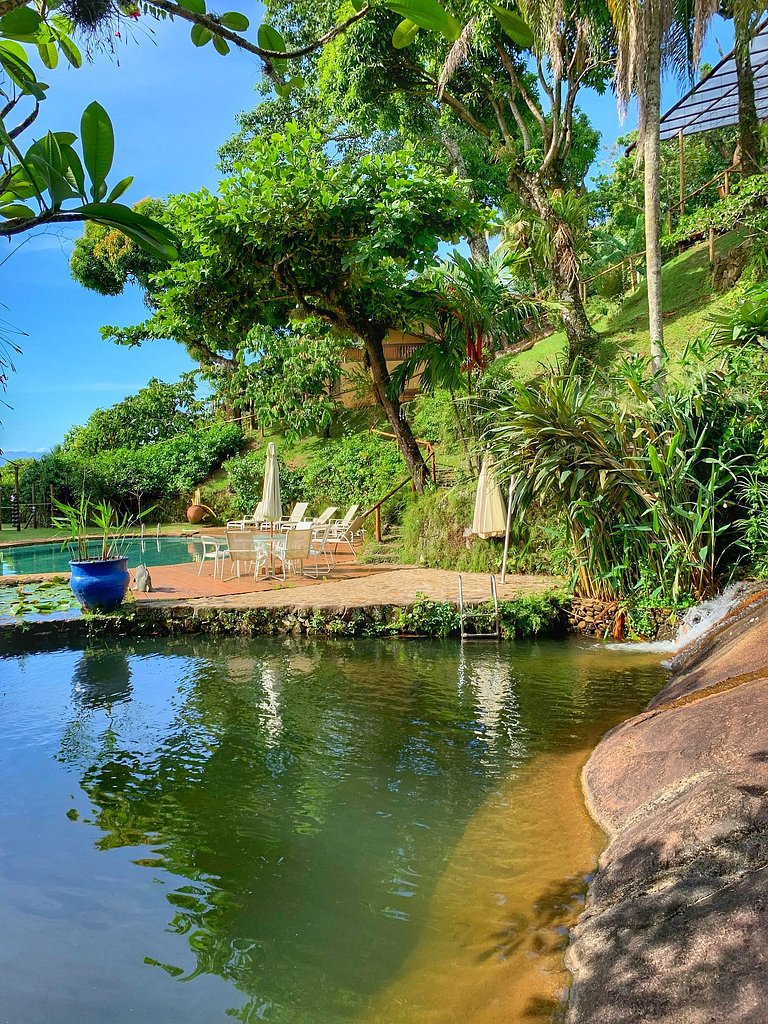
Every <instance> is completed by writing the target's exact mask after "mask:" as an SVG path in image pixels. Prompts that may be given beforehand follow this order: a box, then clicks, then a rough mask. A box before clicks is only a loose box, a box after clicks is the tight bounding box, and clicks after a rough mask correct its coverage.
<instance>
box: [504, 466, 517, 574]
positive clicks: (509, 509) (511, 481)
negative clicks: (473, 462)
mask: <svg viewBox="0 0 768 1024" xmlns="http://www.w3.org/2000/svg"><path fill="white" fill-rule="evenodd" d="M514 483H515V478H514V477H513V476H511V477H510V478H509V495H508V496H507V528H506V530H505V531H504V558H503V559H502V561H501V582H502V584H503V583H506V582H507V555H508V554H509V528H510V526H511V524H512V491H513V489H514Z"/></svg>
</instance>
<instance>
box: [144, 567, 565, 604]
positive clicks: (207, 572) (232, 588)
mask: <svg viewBox="0 0 768 1024" xmlns="http://www.w3.org/2000/svg"><path fill="white" fill-rule="evenodd" d="M198 568H199V566H197V565H195V564H190V565H166V566H154V567H153V568H152V569H151V570H150V573H151V576H152V586H153V590H152V593H150V594H137V595H136V600H137V602H138V603H139V604H144V603H147V604H149V603H151V604H153V605H157V606H159V607H176V606H178V605H188V606H191V607H198V608H291V609H293V608H371V607H375V606H377V605H410V604H413V602H414V601H415V599H416V596H417V594H425V595H426V596H427V597H429V598H431V599H432V600H433V601H453V602H458V574H457V573H455V572H450V571H448V570H447V569H423V568H420V567H417V566H400V565H386V566H381V565H361V564H359V563H357V562H355V561H354V560H352V559H351V558H348V559H346V560H342V559H341V558H340V559H339V563H337V565H336V568H335V569H334V571H333V572H332V573H331V574H330V575H329V576H325V577H322V576H321V577H320V578H318V579H314V578H313V577H311V576H289V577H288V580H287V581H286V582H285V583H283V582H282V581H275V580H264V579H263V578H262V579H260V580H258V581H254V580H253V579H252V578H249V577H241V578H240V579H233V580H229V579H227V578H226V577H225V579H224V581H222V580H220V579H214V578H213V567H212V566H209V565H206V566H205V567H204V569H203V572H202V575H201V576H198V575H197V571H198ZM462 582H463V586H464V599H465V601H466V602H467V603H468V604H472V603H475V604H476V603H480V602H483V601H488V600H489V599H490V596H491V590H490V581H489V578H488V576H487V575H486V574H483V573H462ZM559 583H560V581H559V580H557V579H555V578H553V577H551V576H509V575H508V576H507V582H506V583H505V584H504V586H501V585H500V584H499V587H498V593H499V599H500V600H505V599H510V598H513V597H520V596H521V595H523V594H541V593H544V592H545V591H547V590H551V589H552V588H553V587H555V586H557V585H558V584H559Z"/></svg>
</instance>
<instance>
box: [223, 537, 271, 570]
mask: <svg viewBox="0 0 768 1024" xmlns="http://www.w3.org/2000/svg"><path fill="white" fill-rule="evenodd" d="M227 553H228V555H229V559H230V562H231V564H232V568H233V569H234V570H236V574H237V578H238V579H239V578H240V566H241V565H242V563H243V562H245V564H246V567H247V568H246V572H250V567H251V566H253V578H254V579H256V577H257V576H258V574H259V569H261V568H262V567H264V568H265V569H266V567H267V562H268V560H269V546H268V544H264V542H263V538H261V537H254V535H253V533H252V532H251V531H250V530H227ZM229 578H230V579H233V578H234V573H233V575H232V576H230V577H229Z"/></svg>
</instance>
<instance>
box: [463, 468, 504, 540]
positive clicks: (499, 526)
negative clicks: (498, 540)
mask: <svg viewBox="0 0 768 1024" xmlns="http://www.w3.org/2000/svg"><path fill="white" fill-rule="evenodd" d="M506 527H507V506H506V503H505V501H504V495H503V494H502V493H501V488H500V487H499V485H498V483H497V482H496V473H495V466H494V461H493V456H492V455H491V454H490V453H488V454H487V455H486V456H485V458H484V459H483V468H482V469H481V470H480V479H479V480H478V481H477V497H476V498H475V515H474V518H473V520H472V532H473V533H476V534H477V536H478V537H483V538H485V537H503V536H504V534H505V532H506Z"/></svg>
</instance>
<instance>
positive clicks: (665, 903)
mask: <svg viewBox="0 0 768 1024" xmlns="http://www.w3.org/2000/svg"><path fill="white" fill-rule="evenodd" d="M673 672H674V675H673V677H672V679H671V681H670V682H669V684H668V685H667V686H666V687H665V688H664V690H662V692H661V693H660V694H659V695H658V696H657V697H656V698H655V699H654V700H653V701H652V702H651V704H650V705H649V707H648V709H647V710H646V711H645V712H644V713H643V714H641V715H638V716H637V717H635V718H633V719H630V720H629V721H628V722H625V723H623V724H622V725H620V726H618V727H617V728H616V729H613V730H612V731H611V732H609V733H608V735H607V736H606V737H605V739H604V740H603V741H602V742H601V743H600V744H599V746H598V747H597V748H596V749H595V751H594V753H593V754H592V756H591V757H590V759H589V761H588V763H587V765H586V767H585V769H584V773H583V785H584V792H585V795H586V799H587V805H588V807H589V810H590V812H591V813H592V816H593V817H594V818H595V820H596V821H597V822H598V824H599V825H600V826H601V827H602V828H603V829H604V830H605V831H606V832H607V833H608V836H609V838H610V842H609V845H608V847H607V849H606V850H605V852H604V854H603V855H602V857H601V858H600V865H599V870H598V872H597V874H596V876H595V879H594V881H593V883H592V886H591V888H590V893H589V899H588V903H587V908H586V910H585V912H584V913H583V914H582V916H581V918H580V920H579V922H578V924H577V926H576V928H575V929H574V930H573V932H572V936H571V939H572V941H571V945H570V947H569V950H568V955H567V962H568V966H569V968H570V970H571V972H572V974H573V976H574V982H573V986H572V990H571V996H570V1004H569V1009H568V1017H567V1020H568V1024H598V1022H599V1024H651V1022H652V1024H715V1022H718V1024H719V1022H723V1024H726V1022H727V1024H764V1022H765V1021H767V1020H768V886H766V878H767V877H768V593H766V592H763V593H762V594H761V595H752V596H750V597H749V598H748V599H747V600H746V601H744V602H742V604H741V605H740V606H739V607H738V608H737V610H736V611H735V612H734V613H732V614H731V615H730V616H728V618H727V619H725V620H724V621H723V622H722V623H721V624H719V625H718V626H716V627H715V628H714V629H713V630H711V631H710V632H709V633H708V634H707V635H706V636H705V637H704V639H703V641H701V642H700V643H698V644H695V645H692V646H691V647H690V648H686V649H683V651H682V652H681V653H680V654H679V655H678V656H677V657H676V659H675V661H674V663H673Z"/></svg>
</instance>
